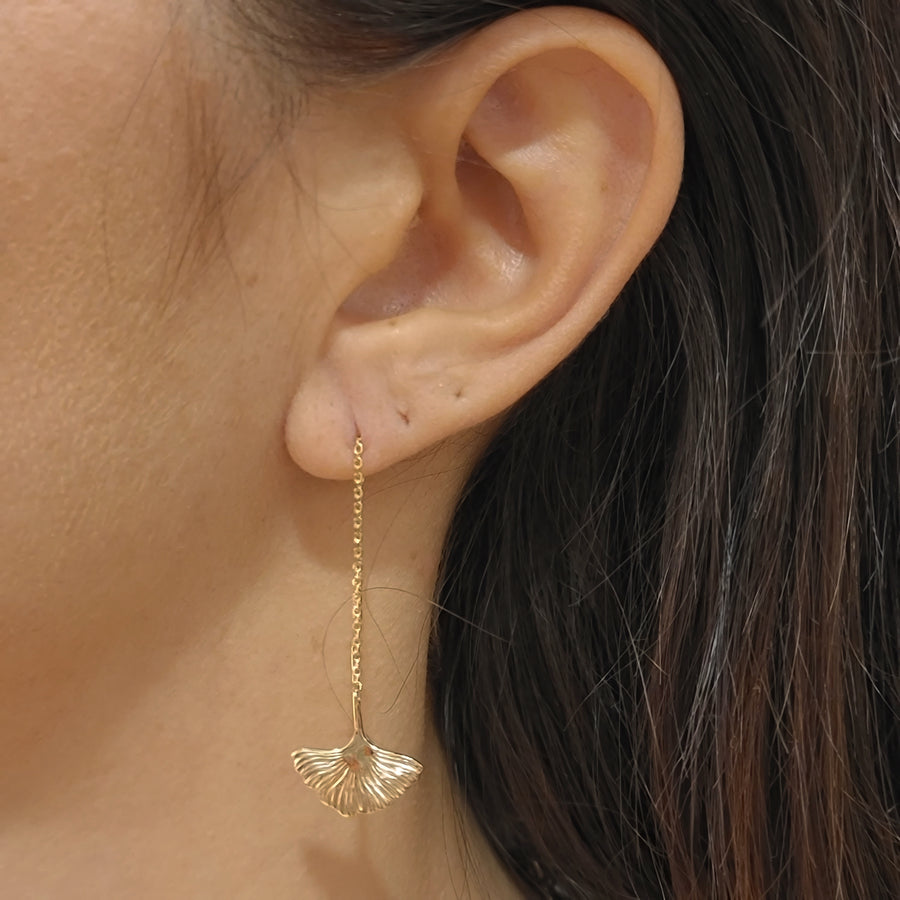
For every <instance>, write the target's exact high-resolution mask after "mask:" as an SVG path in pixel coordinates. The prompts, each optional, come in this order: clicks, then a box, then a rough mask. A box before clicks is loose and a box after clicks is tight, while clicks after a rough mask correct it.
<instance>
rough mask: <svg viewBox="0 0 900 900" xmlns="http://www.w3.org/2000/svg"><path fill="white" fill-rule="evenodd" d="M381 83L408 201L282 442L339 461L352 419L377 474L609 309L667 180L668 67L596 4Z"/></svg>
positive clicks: (508, 28) (544, 17) (481, 413)
mask: <svg viewBox="0 0 900 900" xmlns="http://www.w3.org/2000/svg"><path fill="white" fill-rule="evenodd" d="M395 96H396V103H397V104H398V112H397V117H396V121H397V122H398V123H399V125H398V127H399V128H401V129H402V130H403V131H404V133H405V137H406V141H407V146H410V147H412V148H414V151H413V152H414V154H415V157H416V159H417V161H418V163H417V165H418V170H419V174H420V177H421V183H422V186H423V190H422V203H421V205H420V208H419V210H418V213H417V215H416V217H415V220H414V221H411V222H409V223H408V227H407V231H406V235H405V238H404V242H403V247H402V249H401V250H400V252H398V253H396V254H395V255H394V257H393V258H392V260H391V262H390V263H389V264H388V265H387V267H385V268H384V269H383V270H381V271H380V272H378V273H375V274H374V275H373V276H372V277H371V278H368V279H366V280H365V281H364V282H363V283H361V284H360V285H359V287H358V288H357V289H356V290H355V291H353V292H352V293H350V294H349V295H348V296H347V297H346V298H345V299H344V301H343V306H342V308H341V309H337V310H336V311H335V314H334V318H333V321H332V325H331V328H330V332H329V335H328V340H327V342H325V343H324V344H323V351H322V355H321V358H320V359H318V360H316V361H315V363H314V365H313V366H312V368H311V370H310V371H309V373H308V377H307V378H306V379H305V380H304V383H303V384H302V385H300V387H299V389H298V391H297V393H296V395H295V397H294V400H293V403H292V405H291V409H290V412H289V415H288V420H287V424H286V441H287V445H288V449H289V451H290V453H291V455H292V456H293V458H294V460H295V461H296V462H297V463H298V464H299V465H300V466H302V467H303V468H304V469H306V470H307V471H308V472H310V473H311V474H313V475H316V476H318V477H325V478H343V477H348V475H349V471H350V470H349V461H350V455H349V448H350V447H352V444H353V441H354V438H355V436H356V433H357V430H358V431H359V433H361V434H363V436H364V438H365V440H366V447H367V463H368V467H369V470H370V471H373V472H374V471H378V470H380V469H383V468H386V467H388V466H390V465H392V464H394V463H396V462H398V461H400V460H403V459H406V458H408V457H411V456H414V455H416V454H417V453H419V452H421V451H423V450H425V449H427V448H428V447H430V446H432V445H433V444H435V443H437V442H439V441H441V440H443V439H445V438H447V437H449V436H451V435H453V434H456V433H458V432H461V431H464V430H466V429H468V428H471V427H473V426H476V425H478V424H479V423H482V422H484V421H486V420H488V419H491V418H493V417H494V416H497V415H498V414H500V413H502V412H503V411H504V410H505V409H507V408H508V407H509V406H511V405H512V404H513V403H515V401H516V400H518V399H519V398H520V397H521V396H523V395H524V394H525V393H527V392H528V390H530V389H531V388H532V387H533V386H534V385H535V384H536V383H537V382H538V381H539V380H540V379H541V378H542V377H543V376H544V375H545V374H547V373H548V372H549V371H551V369H553V368H554V366H556V365H557V364H558V363H559V362H560V361H561V360H562V359H564V358H565V357H566V356H567V355H568V354H569V353H571V352H572V350H574V349H575V347H576V346H577V345H578V344H579V343H580V342H581V340H582V339H583V338H584V337H585V335H586V334H587V333H588V332H589V331H590V330H591V329H592V328H593V327H594V325H596V323H597V322H598V321H599V320H600V319H601V318H602V317H603V316H604V315H605V313H606V312H607V310H608V309H609V307H610V306H611V304H612V303H613V302H614V300H615V298H616V296H617V295H618V293H619V292H620V290H621V289H622V287H623V286H624V284H625V283H626V282H627V280H628V279H629V278H630V277H631V274H632V273H633V272H634V270H635V269H636V268H637V266H638V265H639V263H640V262H641V260H642V259H643V257H644V256H645V255H646V253H647V251H648V250H649V249H650V247H651V246H652V244H653V243H654V242H655V240H656V239H657V237H658V236H659V234H660V232H661V231H662V229H663V227H664V225H665V222H666V221H667V219H668V216H669V213H670V212H671V209H672V206H673V204H674V202H675V197H676V195H677V191H678V186H679V183H680V179H681V167H682V157H683V127H682V118H681V109H680V105H679V101H678V95H677V91H676V89H675V86H674V84H673V82H672V79H671V76H670V75H669V73H668V71H667V70H666V68H665V66H664V64H663V63H662V61H661V60H660V58H659V57H658V55H657V54H656V53H655V51H654V50H653V48H652V47H650V45H649V44H647V43H646V41H644V39H643V38H641V37H640V35H638V34H637V33H636V32H634V30H633V29H631V28H630V27H629V26H627V25H626V24H624V23H623V22H621V21H620V20H618V19H615V18H613V17H611V16H607V15H604V14H601V13H595V12H590V11H586V10H575V9H566V8H560V9H556V8H543V9H542V10H541V11H540V14H538V13H535V12H531V13H529V12H525V13H517V14H515V15H513V16H510V17H508V18H506V19H503V20H501V21H499V22H497V23H495V24H493V25H491V26H489V27H487V28H485V29H483V30H482V31H480V32H478V33H477V34H475V35H473V36H472V37H471V38H470V39H469V40H468V41H467V42H464V43H463V44H461V45H458V46H456V47H454V48H453V50H452V51H449V52H448V53H447V55H446V56H445V57H444V58H443V59H440V60H437V61H435V62H432V63H431V64H430V65H429V67H428V68H427V69H425V70H417V71H411V72H406V73H401V75H400V76H398V81H397V90H396V92H395Z"/></svg>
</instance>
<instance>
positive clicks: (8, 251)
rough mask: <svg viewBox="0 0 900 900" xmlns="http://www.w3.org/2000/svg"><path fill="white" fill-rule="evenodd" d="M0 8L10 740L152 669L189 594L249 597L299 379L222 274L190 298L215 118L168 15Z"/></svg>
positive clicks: (3, 613)
mask: <svg viewBox="0 0 900 900" xmlns="http://www.w3.org/2000/svg"><path fill="white" fill-rule="evenodd" d="M185 5H186V4H185ZM3 6H4V9H3V13H2V15H0V18H2V19H3V25H2V27H0V59H2V60H3V63H4V64H3V67H2V70H0V498H2V499H0V573H2V579H0V695H2V696H4V697H5V698H13V700H12V702H9V703H7V702H4V704H0V707H2V708H0V719H5V718H6V717H7V716H9V717H10V718H9V720H8V721H0V734H3V735H6V736H9V735H25V734H26V731H27V727H26V726H25V725H23V722H28V721H29V717H31V721H37V720H38V719H40V718H46V717H47V716H48V715H50V713H51V710H52V709H53V708H56V707H57V706H59V707H62V706H63V705H64V704H65V702H66V697H68V696H69V694H70V693H71V692H73V691H77V690H78V689H79V686H80V687H83V683H82V682H83V677H84V673H85V672H87V671H89V670H90V669H92V668H93V669H98V668H99V667H102V665H103V660H104V659H105V658H106V657H108V656H109V655H110V654H113V653H118V654H123V653H124V654H128V653H133V647H130V646H129V644H128V640H129V636H128V632H129V630H133V628H134V622H135V620H136V617H137V620H138V621H141V622H142V623H144V625H145V626H146V627H145V631H144V632H143V637H147V636H148V635H151V634H153V633H154V629H156V630H158V631H162V630H164V629H165V628H166V627H167V625H166V623H167V621H169V620H170V619H171V617H172V615H173V612H177V613H178V615H179V616H180V621H181V622H183V623H187V622H188V621H189V620H190V618H191V610H190V609H189V608H187V606H188V605H187V598H189V597H191V596H192V595H194V596H196V595H201V596H208V597H213V598H216V600H215V601H214V602H220V603H223V604H227V603H228V598H229V597H233V596H235V594H236V592H237V590H238V589H239V584H240V577H241V576H240V575H237V576H236V574H235V573H236V572H238V573H240V572H251V571H252V570H253V565H252V564H251V559H252V558H254V557H255V555H256V554H258V553H262V552H264V551H263V548H264V542H265V537H266V531H265V528H263V527H261V525H260V522H261V520H262V519H263V518H264V517H265V509H266V500H267V499H268V501H269V503H271V499H272V495H273V493H274V492H275V491H276V488H277V486H276V485H275V483H274V478H275V476H274V475H273V474H272V472H271V471H268V472H263V471H262V470H261V468H260V467H259V464H258V460H260V459H263V458H266V459H270V460H271V459H272V454H273V453H278V452H279V445H280V431H279V424H280V418H279V409H280V408H281V407H282V406H284V405H285V404H286V399H285V397H284V396H283V395H282V393H281V390H286V389H287V388H288V387H289V383H288V382H289V379H288V377H287V375H286V374H283V375H282V380H281V381H279V378H278V375H277V369H276V363H277V359H278V358H279V354H280V353H286V352H287V351H286V350H281V349H278V350H276V352H273V353H272V354H271V356H269V357H266V358H265V359H264V360H261V359H260V356H259V353H258V350H257V349H256V348H257V347H258V346H259V345H260V344H261V343H262V342H265V341H271V338H270V337H267V335H269V334H270V333H271V331H272V330H273V329H274V328H275V327H276V326H275V324H274V323H273V322H272V321H268V322H267V321H265V320H264V318H262V317H261V318H260V321H259V322H258V324H256V323H253V322H251V323H250V325H247V323H246V320H245V317H244V314H245V312H246V310H244V309H242V308H241V306H240V304H239V303H235V302H231V301H230V300H229V299H228V297H227V296H223V294H224V292H223V291H222V290H220V289H216V288H215V286H214V285H213V286H210V285H211V284H212V282H213V281H214V280H215V270H214V269H210V270H208V271H209V274H208V276H204V277H208V279H211V280H212V281H210V282H209V284H206V283H205V286H201V285H200V284H199V281H196V283H195V284H193V285H190V286H189V287H186V278H187V277H188V275H187V271H188V269H189V268H191V266H192V265H193V267H194V268H193V270H192V271H195V272H196V271H199V270H200V269H201V268H203V267H202V266H198V265H197V263H198V260H197V259H196V252H197V251H196V245H193V249H191V250H190V251H188V252H187V253H186V252H185V251H184V249H183V248H184V247H187V246H189V244H188V242H187V236H188V234H189V233H191V232H193V231H195V230H197V226H198V223H199V221H200V220H201V219H202V217H203V213H204V209H203V202H204V198H203V196H202V193H198V192H196V191H195V192H194V193H190V192H188V191H187V190H186V186H187V185H189V184H195V183H198V182H199V183H200V184H201V186H202V184H204V182H203V179H202V178H200V177H199V174H198V169H200V168H202V167H203V166H205V165H206V164H207V162H208V161H207V160H204V159H203V158H202V156H200V155H199V154H201V145H200V144H199V143H198V142H196V141H195V140H194V136H195V132H193V131H192V130H191V129H190V128H189V127H188V125H187V120H188V119H189V118H194V119H195V120H196V117H197V116H198V115H199V110H200V109H201V108H202V109H204V110H205V111H207V112H208V111H209V110H210V109H214V108H215V102H214V98H213V97H211V96H210V95H209V93H208V87H207V86H208V84H212V83H213V79H212V78H210V79H209V81H208V82H206V81H204V80H203V74H202V73H203V67H202V65H201V64H200V63H199V61H198V60H197V59H196V57H195V56H193V55H192V53H191V51H190V50H189V49H186V46H187V44H188V41H189V37H188V34H187V32H186V31H179V30H178V29H177V28H176V29H173V28H172V27H171V20H170V16H169V10H168V8H167V4H166V3H165V2H163V0H160V2H149V0H148V2H141V3H137V2H119V0H117V2H115V3H113V2H110V0H79V2H77V3H76V2H70V3H69V2H60V0H57V2H49V0H4V3H3ZM204 91H207V93H206V95H205V96H204ZM189 98H190V99H189ZM210 115H212V114H211V113H210ZM207 137H208V138H209V139H210V140H212V137H213V135H207ZM204 146H205V145H204ZM219 174H220V175H223V173H222V171H221V169H220V170H219ZM223 177H227V173H225V174H224V175H223ZM205 183H206V184H208V180H207V181H206V182H205ZM190 254H193V257H191V256H190ZM197 278H199V276H197ZM195 280H196V279H195ZM219 287H220V288H221V283H220V285H219ZM176 293H177V294H179V295H180V296H178V297H177V298H176V297H175V294H176ZM188 294H190V298H189V299H190V303H189V304H187V303H185V300H186V298H187V295H188ZM170 306H171V309H169V307H170ZM191 323H196V324H195V325H192V324H191ZM201 323H202V326H201ZM267 368H268V371H267ZM260 384H265V385H266V386H267V387H268V392H267V393H266V395H265V396H262V397H261V396H259V388H258V387H256V388H255V392H254V386H258V385H260ZM280 389H281V390H280ZM238 435H240V436H241V439H240V440H237V436H238ZM248 436H249V437H248ZM272 468H273V470H274V467H272ZM224 485H227V486H229V488H228V489H225V488H224V487H223V486H224ZM234 485H237V486H238V487H237V488H234V489H231V486H234ZM270 508H271V507H270ZM247 577H249V576H247ZM184 627H188V625H187V624H185V626H184ZM148 639H149V638H148ZM130 640H132V641H133V640H134V638H133V636H132V637H131V638H130ZM5 740H6V742H7V745H8V743H9V740H8V739H6V738H5ZM7 749H9V747H8V746H7ZM19 749H24V748H19Z"/></svg>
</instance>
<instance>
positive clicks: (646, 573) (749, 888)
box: [241, 0, 900, 900]
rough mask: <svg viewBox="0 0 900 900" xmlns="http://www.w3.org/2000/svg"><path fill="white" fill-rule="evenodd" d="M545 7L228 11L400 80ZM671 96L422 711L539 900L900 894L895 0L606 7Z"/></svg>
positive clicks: (478, 543)
mask: <svg viewBox="0 0 900 900" xmlns="http://www.w3.org/2000/svg"><path fill="white" fill-rule="evenodd" d="M540 5H543V4H540V3H515V2H505V0H504V2H498V0H485V2H475V0H303V2H299V0H294V2H291V0H246V2H244V3H242V4H241V12H242V15H244V16H248V17H250V18H251V19H252V20H253V21H254V23H255V27H256V29H257V33H258V34H260V35H263V36H264V37H265V39H266V40H267V41H268V46H269V47H270V48H271V49H272V50H273V52H277V54H278V55H279V56H280V57H281V58H283V59H297V60H300V61H302V60H304V59H305V60H306V61H307V62H308V61H309V60H311V59H312V60H315V64H316V65H317V66H325V67H326V69H327V70H328V71H329V72H332V73H335V74H339V75H342V76H353V75H355V74H364V73H367V72H375V71H379V70H382V69H384V68H385V67H387V66H397V65H402V64H410V63H411V62H414V61H415V60H416V59H417V57H419V56H420V55H422V54H423V53H426V54H427V53H428V52H429V51H430V50H432V49H434V48H437V47H440V46H441V45H443V44H445V43H446V42H447V41H449V40H452V39H455V38H457V37H459V36H461V35H463V34H465V33H467V32H468V31H469V30H471V29H472V28H475V27H477V26H479V25H482V24H484V23H487V22H488V21H490V20H492V19H495V18H497V17H499V16H501V15H504V14H507V13H509V12H510V11H512V10H514V9H519V8H525V7H531V6H540ZM581 5H583V6H592V7H594V8H597V9H602V10H603V11H605V12H609V13H612V14H614V15H616V16H619V17H620V18H622V19H624V20H626V21H627V22H629V23H630V24H632V25H633V26H635V27H636V28H637V29H638V30H639V31H641V32H642V33H643V34H644V36H645V37H646V38H647V39H648V40H649V41H650V42H651V43H652V44H653V45H654V46H655V47H656V48H657V50H658V52H659V53H660V54H661V56H662V58H663V59H664V60H665V62H666V63H667V65H668V66H669V68H670V70H671V72H672V74H673V76H674V78H675V81H676V83H677V85H678V87H679V91H680V94H681V99H682V104H683V109H684V115H685V123H686V159H685V170H684V180H683V184H682V187H681V191H680V195H679V198H678V201H677V203H676V205H675V208H674V210H673V212H672V215H671V219H670V221H669V223H668V225H667V227H666V229H665V231H664V233H663V234H662V236H661V237H660V239H659V241H658V242H657V244H656V245H655V246H654V248H653V249H652V251H651V252H650V254H649V256H648V257H647V258H646V260H645V261H644V262H643V264H642V265H641V266H640V268H639V269H638V271H637V272H636V274H635V275H634V277H633V278H632V280H631V281H630V283H629V284H628V285H627V287H626V288H625V290H624V291H623V292H622V296H621V298H620V299H619V300H618V301H617V302H616V303H615V304H614V306H613V308H612V310H611V311H610V313H609V314H608V315H607V316H606V318H605V319H604V320H603V321H602V322H601V323H600V324H599V325H598V326H597V327H596V328H595V329H594V330H593V332H592V333H591V334H590V335H589V336H588V337H587V339H586V340H585V341H584V342H583V344H582V345H581V346H580V348H579V349H578V350H577V351H576V352H575V353H574V354H572V355H571V356H570V357H569V358H568V359H566V360H565V361H564V362H563V363H562V364H561V365H560V366H559V367H558V368H557V369H556V370H555V371H553V372H552V373H551V374H550V375H549V376H548V377H547V378H545V379H544V380H543V381H542V382H541V383H540V384H539V385H538V386H537V387H536V388H535V389H534V390H533V391H532V392H530V393H529V394H528V395H527V396H526V397H525V398H524V399H523V400H522V401H521V402H520V403H518V404H517V405H516V406H515V408H514V409H513V410H512V411H511V412H510V413H509V415H508V417H507V419H506V420H505V422H504V424H503V426H502V428H501V430H500V432H499V434H498V435H497V436H496V439H495V440H494V441H493V444H492V445H491V446H490V448H489V450H488V451H487V453H486V455H485V456H484V458H483V460H482V461H481V462H480V464H479V466H478V468H477V470H476V471H475V472H474V474H473V476H472V478H471V480H470V482H469V484H468V486H467V488H466V489H465V491H464V494H463V496H462V498H461V500H460V503H459V506H458V509H457V511H456V515H455V519H454V521H453V525H452V527H451V530H450V533H449V536H448V540H447V544H446V548H445V553H444V557H443V561H442V569H441V575H440V577H439V581H438V597H437V600H438V602H439V604H440V606H441V608H442V611H441V613H440V614H439V615H438V617H437V621H436V623H435V627H434V635H433V645H432V656H431V684H432V688H433V693H434V698H435V712H436V716H437V723H438V728H439V732H440V734H441V735H442V738H443V741H444V744H445V747H446V752H447V757H448V760H449V763H450V765H451V768H452V771H453V773H454V775H455V777H456V780H457V782H458V784H459V788H460V790H461V792H462V794H463V795H464V797H465V799H466V801H467V803H468V805H469V807H470V808H471V809H472V810H473V811H474V813H475V814H476V815H477V817H478V819H479V821H480V823H481V825H482V827H483V829H484V831H485V833H486V834H487V835H488V837H489V839H490V841H491V842H492V844H493V847H494V849H495V850H496V852H497V854H498V855H499V856H500V858H501V859H502V860H503V861H504V862H505V863H506V865H507V866H508V867H509V868H510V869H511V870H512V871H513V872H514V873H515V874H516V875H517V876H518V878H519V880H520V881H521V882H522V884H523V885H524V889H525V891H526V893H528V895H529V896H535V897H565V898H599V897H610V898H612V897H616V898H624V897H629V898H634V897H637V898H642V900H646V898H656V897H677V898H682V900H684V898H696V897H721V898H725V897H727V898H751V897H763V896H766V897H781V898H809V900H821V898H826V897H830V898H865V900H873V898H897V897H900V813H898V809H900V724H898V713H897V710H898V709H900V608H898V606H900V271H898V268H900V251H898V246H900V192H898V173H900V149H898V148H900V76H898V63H900V55H898V37H900V34H898V32H900V28H898V20H897V10H896V6H895V4H894V3H891V2H885V0H842V2H837V0H834V2H829V0H705V2H700V0H653V2H651V0H603V2H597V3H583V4H581Z"/></svg>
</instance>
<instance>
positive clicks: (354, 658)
mask: <svg viewBox="0 0 900 900" xmlns="http://www.w3.org/2000/svg"><path fill="white" fill-rule="evenodd" d="M362 452H363V443H362V437H357V439H356V444H355V446H354V448H353V469H354V472H353V640H352V642H351V644H350V680H351V683H352V686H353V737H352V738H350V741H349V743H347V744H345V745H344V746H343V747H339V748H337V749H335V750H308V749H305V748H304V749H303V750H295V751H294V752H293V753H292V754H291V758H292V759H293V761H294V768H295V769H296V770H297V771H298V772H299V773H300V774H301V775H302V776H303V780H304V781H305V782H306V784H308V785H309V786H310V787H311V788H312V789H313V790H314V791H315V792H316V793H317V794H318V795H319V799H320V800H321V801H322V802H323V803H324V804H325V805H326V806H330V807H331V808H332V809H336V810H337V811H338V812H339V813H340V814H341V815H342V816H355V815H357V814H358V813H368V812H375V811H376V810H379V809H384V807H386V806H387V805H388V804H389V803H392V802H393V801H394V800H396V799H397V798H398V797H399V796H400V795H401V794H402V793H403V792H404V791H405V790H406V789H407V788H408V787H409V786H410V785H411V784H412V783H413V782H414V781H415V780H416V779H417V778H418V777H419V773H420V772H421V771H422V764H421V763H420V762H419V761H418V760H416V759H413V758H412V757H411V756H404V755H403V754H401V753H394V752H393V751H391V750H382V749H381V748H380V747H376V746H375V744H373V743H372V742H371V741H370V740H369V739H368V738H367V737H366V733H365V730H364V729H363V721H362V711H361V709H360V700H361V697H362V678H361V676H360V645H361V639H362V594H361V588H362V503H363V482H364V481H365V478H364V477H363V473H362Z"/></svg>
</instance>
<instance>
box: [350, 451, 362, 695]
mask: <svg viewBox="0 0 900 900" xmlns="http://www.w3.org/2000/svg"><path fill="white" fill-rule="evenodd" d="M362 452H363V442H362V438H361V437H358V438H357V439H356V444H355V446H354V447H353V470H354V471H353V581H352V584H353V640H352V642H351V643H350V675H351V680H352V683H353V701H354V705H357V704H358V703H359V698H360V696H361V695H362V677H361V675H360V661H359V658H360V644H361V642H362V512H363V482H364V481H365V477H364V476H363V473H362Z"/></svg>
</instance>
